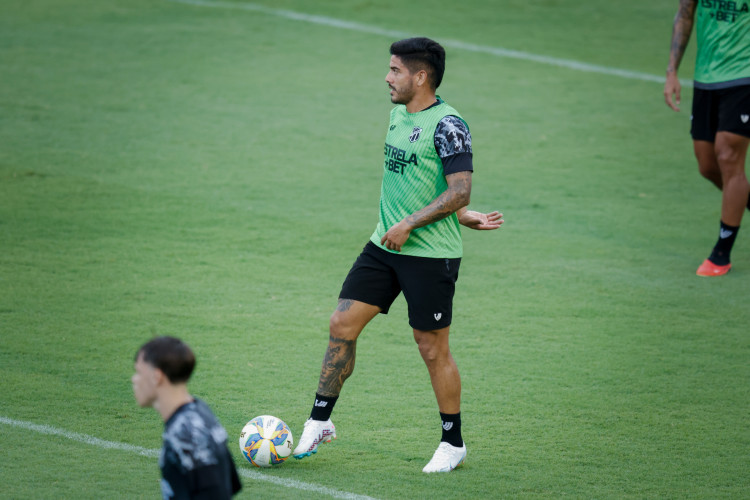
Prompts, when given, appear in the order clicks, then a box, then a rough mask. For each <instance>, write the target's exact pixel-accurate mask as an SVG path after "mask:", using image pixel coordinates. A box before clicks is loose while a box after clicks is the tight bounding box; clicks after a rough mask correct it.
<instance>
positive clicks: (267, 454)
mask: <svg viewBox="0 0 750 500" xmlns="http://www.w3.org/2000/svg"><path fill="white" fill-rule="evenodd" d="M293 449H294V440H293V439H292V432H291V431H290V430H289V427H287V425H286V424H285V423H284V421H283V420H281V419H280V418H276V417H272V416H271V415H261V416H259V417H255V418H254V419H252V420H251V421H249V422H248V423H247V424H245V427H243V428H242V432H241V433H240V451H241V452H242V456H244V457H245V458H246V459H247V460H248V462H250V463H251V464H253V465H254V466H256V467H272V466H274V465H279V464H281V463H283V462H284V461H285V460H286V459H287V458H289V457H290V456H291V454H292V450H293Z"/></svg>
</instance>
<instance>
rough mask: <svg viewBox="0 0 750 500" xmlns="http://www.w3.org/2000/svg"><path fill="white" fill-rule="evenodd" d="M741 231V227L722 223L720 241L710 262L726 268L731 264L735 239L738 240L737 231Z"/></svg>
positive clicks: (712, 253)
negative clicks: (730, 256) (730, 258)
mask: <svg viewBox="0 0 750 500" xmlns="http://www.w3.org/2000/svg"><path fill="white" fill-rule="evenodd" d="M739 230H740V226H730V225H728V224H724V222H722V223H721V229H720V230H719V241H717V242H716V246H715V247H714V249H713V251H712V252H711V256H710V257H709V258H708V260H710V261H711V262H713V263H714V264H716V265H717V266H726V265H727V264H729V254H730V253H731V252H732V246H733V245H734V239H735V238H737V231H739Z"/></svg>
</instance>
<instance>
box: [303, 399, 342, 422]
mask: <svg viewBox="0 0 750 500" xmlns="http://www.w3.org/2000/svg"><path fill="white" fill-rule="evenodd" d="M338 398H339V397H338V396H321V395H320V394H318V393H315V403H314V404H313V409H312V411H311V412H310V418H311V419H313V420H322V421H323V422H325V421H326V420H328V419H329V418H331V412H332V411H333V406H334V405H335V404H336V400H337V399H338Z"/></svg>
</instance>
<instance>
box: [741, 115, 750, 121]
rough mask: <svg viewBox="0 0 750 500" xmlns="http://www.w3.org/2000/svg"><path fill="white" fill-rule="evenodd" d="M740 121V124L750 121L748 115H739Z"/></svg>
mask: <svg viewBox="0 0 750 500" xmlns="http://www.w3.org/2000/svg"><path fill="white" fill-rule="evenodd" d="M740 120H742V123H747V121H748V120H750V115H740Z"/></svg>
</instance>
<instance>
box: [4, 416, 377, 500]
mask: <svg viewBox="0 0 750 500" xmlns="http://www.w3.org/2000/svg"><path fill="white" fill-rule="evenodd" d="M0 424H4V425H10V426H12V427H18V428H21V429H26V430H29V431H32V432H36V433H37V434H45V435H49V436H60V437H64V438H66V439H70V440H72V441H78V442H79V443H84V444H88V445H91V446H97V447H99V448H104V449H107V450H120V451H127V452H130V453H137V454H139V455H143V456H146V457H158V456H159V453H160V450H156V449H151V448H144V447H142V446H136V445H132V444H128V443H118V442H117V441H108V440H106V439H100V438H98V437H94V436H89V435H87V434H81V433H80V432H72V431H67V430H65V429H58V428H57V427H52V426H51V425H43V424H35V423H33V422H26V421H23V420H16V419H12V418H8V417H1V416H0ZM238 472H239V473H240V475H241V476H242V477H244V478H246V479H250V480H253V481H265V482H268V483H273V484H275V485H277V486H283V487H286V488H292V489H297V490H303V491H308V492H312V493H321V494H323V495H328V496H330V497H332V498H341V499H343V500H375V499H374V498H373V497H369V496H365V495H356V494H354V493H349V492H346V491H338V490H334V489H331V488H326V487H325V486H319V485H317V484H311V483H305V482H303V481H297V480H295V479H284V478H282V477H275V476H268V475H265V474H263V473H261V472H259V471H254V470H248V469H244V468H242V467H240V468H238Z"/></svg>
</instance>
